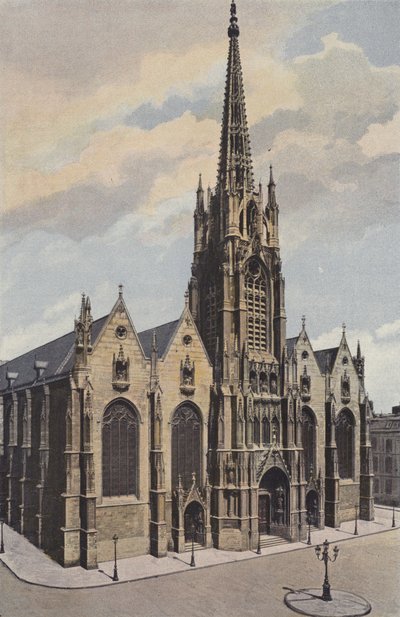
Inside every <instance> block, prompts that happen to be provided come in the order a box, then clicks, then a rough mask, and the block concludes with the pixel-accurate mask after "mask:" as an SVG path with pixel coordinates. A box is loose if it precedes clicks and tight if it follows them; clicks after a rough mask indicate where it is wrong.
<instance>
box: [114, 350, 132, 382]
mask: <svg viewBox="0 0 400 617" xmlns="http://www.w3.org/2000/svg"><path fill="white" fill-rule="evenodd" d="M128 367H129V359H128V360H125V355H124V350H123V347H122V345H120V347H119V353H118V358H117V360H116V362H115V374H116V378H117V380H118V381H128Z"/></svg>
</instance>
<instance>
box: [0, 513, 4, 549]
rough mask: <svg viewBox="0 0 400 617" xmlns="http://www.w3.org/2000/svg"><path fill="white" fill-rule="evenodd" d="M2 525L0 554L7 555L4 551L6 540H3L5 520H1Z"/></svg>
mask: <svg viewBox="0 0 400 617" xmlns="http://www.w3.org/2000/svg"><path fill="white" fill-rule="evenodd" d="M0 525H1V539H0V553H5V550H4V538H3V525H4V519H0Z"/></svg>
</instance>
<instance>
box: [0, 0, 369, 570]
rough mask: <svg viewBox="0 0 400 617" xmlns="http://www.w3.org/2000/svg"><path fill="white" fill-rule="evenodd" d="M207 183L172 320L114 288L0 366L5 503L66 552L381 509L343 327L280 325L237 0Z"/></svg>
mask: <svg viewBox="0 0 400 617" xmlns="http://www.w3.org/2000/svg"><path fill="white" fill-rule="evenodd" d="M228 34H229V57H228V71H227V80H226V90H225V102H224V111H223V120H222V136H221V156H220V163H219V169H218V179H217V185H216V187H215V188H214V189H213V190H211V189H208V190H207V191H206V192H205V191H204V190H203V187H202V183H201V178H200V182H199V185H198V189H197V201H196V208H195V214H194V258H193V265H192V277H191V279H190V284H189V291H188V293H187V295H186V302H185V306H184V308H183V312H182V315H181V317H180V319H179V320H177V321H174V322H171V323H168V324H165V325H162V326H159V327H157V328H155V329H154V330H147V331H145V332H141V333H139V334H137V332H136V330H135V327H134V325H133V322H132V320H131V317H130V315H129V312H128V308H127V306H126V304H125V301H124V298H123V293H122V288H121V289H120V292H119V295H118V298H117V300H116V302H115V305H114V307H113V309H112V310H111V312H110V314H109V315H106V316H105V317H103V318H101V319H97V320H96V321H93V319H92V314H91V306H90V301H89V299H88V298H85V297H83V299H82V306H81V311H80V316H79V319H77V320H76V321H75V328H74V332H71V333H69V334H66V335H65V336H63V337H61V338H59V339H57V340H55V341H52V342H50V343H48V344H47V345H43V346H41V347H39V348H37V349H35V350H34V351H31V352H29V353H26V354H24V355H23V356H21V357H19V358H16V359H15V360H12V361H9V362H7V364H6V365H5V366H3V367H1V368H0V379H1V381H0V388H1V395H2V396H1V402H2V406H1V410H0V418H1V426H2V427H3V430H2V431H1V432H0V436H1V443H0V454H1V468H0V471H1V476H0V477H1V487H0V490H1V502H2V505H3V508H4V510H5V514H6V516H7V520H8V523H9V524H10V525H12V526H13V527H14V528H15V529H16V530H18V531H19V532H20V533H23V534H24V535H26V536H27V537H28V538H29V539H30V540H31V541H32V542H34V543H35V544H36V545H38V546H40V547H41V548H43V549H44V550H45V551H47V552H48V553H50V554H51V555H52V556H53V557H55V558H56V559H57V560H58V561H59V562H60V563H62V564H63V565H65V566H70V565H75V564H79V563H80V564H81V565H83V566H84V567H86V568H95V567H96V566H97V562H98V561H104V560H108V559H111V558H112V547H113V543H112V536H113V534H114V533H117V534H118V536H119V545H118V546H119V554H120V556H121V557H122V556H132V555H141V554H145V553H148V552H150V553H151V554H153V555H155V556H158V557H161V556H163V555H165V554H166V552H167V549H170V550H175V551H179V552H180V551H183V550H185V543H187V541H188V540H190V539H191V535H192V532H194V533H195V539H196V542H198V543H200V544H203V545H205V546H211V545H214V546H215V547H217V548H220V549H224V550H237V551H242V550H248V549H249V548H252V549H254V548H256V546H257V542H258V533H259V531H260V532H261V534H263V535H268V534H272V535H278V536H281V537H282V538H285V539H287V540H289V541H297V540H298V539H299V538H305V536H306V513H307V510H308V511H310V513H311V516H312V522H313V523H314V524H315V525H318V526H319V527H323V526H324V525H325V524H326V525H329V526H333V527H336V526H338V525H339V524H340V523H341V521H344V520H349V519H351V518H352V517H353V512H354V505H355V504H359V505H360V514H361V518H363V519H365V520H371V519H372V518H373V497H372V481H373V474H372V457H371V448H370V442H369V416H370V409H371V408H370V404H369V401H368V398H367V396H366V394H365V387H364V359H363V358H362V356H361V351H360V347H358V350H357V355H356V356H355V357H352V355H351V352H350V349H349V347H348V344H347V341H346V336H345V329H344V328H343V335H342V338H341V341H340V343H339V345H338V346H337V347H335V348H333V349H326V350H320V351H314V350H313V349H312V346H311V343H310V340H309V337H308V334H307V331H306V324H305V319H303V323H302V327H301V330H300V333H299V335H298V336H297V337H294V338H290V339H286V314H285V283H284V278H283V275H282V263H281V259H280V252H279V222H278V218H279V207H278V204H277V201H276V195H275V182H274V179H273V176H272V169H271V173H270V179H269V184H268V190H267V195H266V196H265V199H264V194H263V188H262V186H261V184H260V185H259V186H257V188H255V186H254V182H253V173H252V159H251V153H250V139H249V133H248V128H247V118H246V111H245V102H244V89H243V82H242V70H241V65H240V57H239V27H238V22H237V17H236V7H235V4H234V3H232V6H231V20H230V26H229V30H228Z"/></svg>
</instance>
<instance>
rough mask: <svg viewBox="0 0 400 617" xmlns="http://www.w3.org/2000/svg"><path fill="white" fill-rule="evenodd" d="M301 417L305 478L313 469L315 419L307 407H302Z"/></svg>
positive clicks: (307, 477)
mask: <svg viewBox="0 0 400 617" xmlns="http://www.w3.org/2000/svg"><path fill="white" fill-rule="evenodd" d="M301 418H302V442H303V451H304V470H305V474H306V480H308V479H309V477H310V475H311V471H312V470H315V419H314V414H313V413H312V411H311V409H308V407H303V410H302V412H301Z"/></svg>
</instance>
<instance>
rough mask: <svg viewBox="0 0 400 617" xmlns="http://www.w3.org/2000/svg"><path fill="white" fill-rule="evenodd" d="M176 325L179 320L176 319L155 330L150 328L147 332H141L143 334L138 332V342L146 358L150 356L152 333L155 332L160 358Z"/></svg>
mask: <svg viewBox="0 0 400 617" xmlns="http://www.w3.org/2000/svg"><path fill="white" fill-rule="evenodd" d="M178 323H179V319H176V320H175V321H169V322H168V323H165V324H162V325H161V326H156V327H155V328H150V329H149V330H143V332H138V337H139V341H140V344H141V345H142V347H143V351H144V355H145V356H146V358H149V357H150V355H151V342H152V340H153V332H154V331H155V333H156V337H157V348H158V356H159V357H160V358H161V357H162V356H163V355H164V352H165V350H166V349H167V347H168V343H169V342H170V340H171V337H172V336H173V334H174V332H175V330H176V328H177V325H178Z"/></svg>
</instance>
